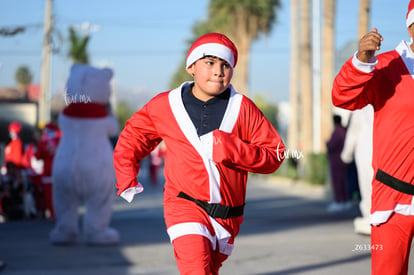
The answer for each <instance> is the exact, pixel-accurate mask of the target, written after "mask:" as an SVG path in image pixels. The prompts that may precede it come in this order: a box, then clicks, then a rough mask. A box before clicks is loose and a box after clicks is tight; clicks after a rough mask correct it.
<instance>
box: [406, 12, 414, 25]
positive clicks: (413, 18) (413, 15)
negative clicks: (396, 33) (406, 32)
mask: <svg viewBox="0 0 414 275" xmlns="http://www.w3.org/2000/svg"><path fill="white" fill-rule="evenodd" d="M406 23H407V28H408V27H409V26H410V25H411V24H413V23H414V9H411V11H410V12H409V13H408V14H407V21H406Z"/></svg>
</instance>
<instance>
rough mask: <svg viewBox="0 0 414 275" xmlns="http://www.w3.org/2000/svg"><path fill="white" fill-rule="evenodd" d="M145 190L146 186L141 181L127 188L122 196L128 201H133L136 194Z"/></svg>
mask: <svg viewBox="0 0 414 275" xmlns="http://www.w3.org/2000/svg"><path fill="white" fill-rule="evenodd" d="M143 191H144V187H143V186H142V184H141V183H139V182H138V184H137V185H136V186H134V187H130V188H128V189H126V190H125V191H124V192H122V193H121V195H120V196H121V197H122V198H123V199H125V200H126V201H127V202H132V200H133V199H134V196H135V195H136V194H139V193H141V192H143Z"/></svg>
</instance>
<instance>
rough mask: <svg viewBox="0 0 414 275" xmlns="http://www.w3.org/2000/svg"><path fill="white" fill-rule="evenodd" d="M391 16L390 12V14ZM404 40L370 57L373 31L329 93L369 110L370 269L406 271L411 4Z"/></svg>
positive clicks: (413, 85) (413, 229)
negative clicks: (371, 174)
mask: <svg viewBox="0 0 414 275" xmlns="http://www.w3.org/2000/svg"><path fill="white" fill-rule="evenodd" d="M390 12H391V11H390ZM405 23H406V28H407V31H408V35H409V37H410V38H411V41H410V42H407V41H401V43H399V44H398V46H397V47H396V48H395V49H394V50H391V51H387V52H384V53H381V54H378V55H376V54H375V53H376V51H378V50H380V47H381V42H382V40H383V37H382V35H381V34H380V32H379V31H378V30H377V29H376V28H373V29H372V31H371V32H369V33H367V34H366V35H364V36H363V37H362V38H361V40H360V41H359V46H358V51H357V52H356V54H355V55H354V56H353V57H351V58H350V59H349V60H348V61H347V62H346V63H345V64H344V65H343V66H342V68H341V70H340V71H339V73H338V75H337V76H336V78H335V80H334V83H333V89H332V102H333V104H334V105H335V106H337V107H340V108H345V109H348V110H356V109H361V108H363V107H365V106H366V105H368V104H371V105H372V106H373V108H374V126H373V147H372V148H373V151H372V154H373V156H372V166H373V169H374V178H373V180H372V200H371V211H370V213H371V214H370V223H371V225H372V227H371V255H372V256H371V263H372V264H371V265H372V266H371V270H372V274H373V275H394V274H395V275H397V274H398V275H405V274H407V273H408V264H409V258H410V250H411V243H412V239H413V236H414V200H413V195H414V185H413V184H414V149H413V148H414V119H413V118H414V96H413V95H414V94H413V92H414V79H413V78H414V53H413V52H414V44H413V37H414V0H411V1H410V2H409V4H408V11H407V14H406V17H405Z"/></svg>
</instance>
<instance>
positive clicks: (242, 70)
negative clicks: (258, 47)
mask: <svg viewBox="0 0 414 275" xmlns="http://www.w3.org/2000/svg"><path fill="white" fill-rule="evenodd" d="M280 6H281V4H280V0H266V1H257V0H211V2H210V5H209V23H210V26H211V29H213V30H215V31H218V32H222V33H224V34H226V35H228V36H229V38H230V39H231V40H232V41H233V42H234V43H235V44H236V46H237V49H238V54H239V59H238V64H237V70H236V72H235V75H234V77H233V80H232V83H233V85H234V86H235V87H236V89H237V90H239V91H241V92H244V93H247V91H248V87H247V86H248V75H249V59H250V47H251V44H252V42H253V40H254V39H256V38H257V37H258V36H259V35H260V34H269V33H270V31H271V29H272V26H273V23H274V21H275V20H276V18H277V17H276V11H277V9H278V8H280Z"/></svg>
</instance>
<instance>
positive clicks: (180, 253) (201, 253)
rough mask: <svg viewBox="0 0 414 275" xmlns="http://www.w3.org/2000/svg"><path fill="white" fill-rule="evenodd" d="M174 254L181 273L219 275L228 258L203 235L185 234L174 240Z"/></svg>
mask: <svg viewBox="0 0 414 275" xmlns="http://www.w3.org/2000/svg"><path fill="white" fill-rule="evenodd" d="M173 246H174V255H175V259H176V261H177V267H178V270H179V271H180V274H181V275H218V274H219V273H218V271H219V269H220V267H221V265H222V263H223V262H224V261H225V260H226V259H227V257H228V256H227V255H224V254H222V253H220V252H219V251H218V246H217V248H216V250H213V249H212V247H211V243H210V240H209V239H207V238H206V237H204V236H201V235H185V236H182V237H179V238H177V239H175V240H174V241H173Z"/></svg>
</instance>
